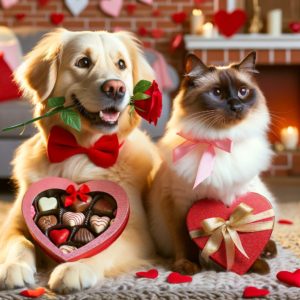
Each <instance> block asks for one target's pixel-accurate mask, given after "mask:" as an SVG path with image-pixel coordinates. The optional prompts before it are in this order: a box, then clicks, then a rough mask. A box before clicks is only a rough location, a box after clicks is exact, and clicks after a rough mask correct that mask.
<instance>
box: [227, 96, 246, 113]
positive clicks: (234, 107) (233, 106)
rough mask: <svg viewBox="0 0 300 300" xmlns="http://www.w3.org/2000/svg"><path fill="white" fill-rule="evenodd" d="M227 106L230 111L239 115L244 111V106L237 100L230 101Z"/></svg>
mask: <svg viewBox="0 0 300 300" xmlns="http://www.w3.org/2000/svg"><path fill="white" fill-rule="evenodd" d="M228 105H229V108H230V110H231V111H233V112H236V113H240V112H242V111H243V110H244V104H243V103H242V102H241V101H240V100H238V99H230V100H229V101H228Z"/></svg>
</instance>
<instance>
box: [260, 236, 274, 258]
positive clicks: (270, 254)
mask: <svg viewBox="0 0 300 300" xmlns="http://www.w3.org/2000/svg"><path fill="white" fill-rule="evenodd" d="M275 256H277V247H276V243H275V242H274V241H272V240H269V241H268V243H267V245H266V247H265V249H264V251H263V252H262V254H261V257H263V258H274V257H275Z"/></svg>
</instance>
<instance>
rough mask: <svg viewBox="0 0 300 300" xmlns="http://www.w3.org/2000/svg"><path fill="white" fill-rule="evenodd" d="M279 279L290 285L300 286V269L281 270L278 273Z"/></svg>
mask: <svg viewBox="0 0 300 300" xmlns="http://www.w3.org/2000/svg"><path fill="white" fill-rule="evenodd" d="M277 279H278V280H279V281H281V282H283V283H286V284H288V285H290V286H296V287H300V269H298V270H296V271H295V272H289V271H280V272H278V273H277Z"/></svg>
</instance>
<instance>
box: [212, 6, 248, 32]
mask: <svg viewBox="0 0 300 300" xmlns="http://www.w3.org/2000/svg"><path fill="white" fill-rule="evenodd" d="M246 20H247V15H246V13H245V12H244V11H243V10H241V9H237V10H235V11H233V12H231V13H229V12H227V11H225V10H219V11H218V12H217V13H215V15H214V21H215V24H216V25H217V27H218V29H219V31H220V32H221V33H222V34H223V35H225V36H226V37H231V36H232V35H234V34H235V33H236V32H237V31H238V30H239V29H240V28H241V27H242V26H243V25H244V24H245V23H246Z"/></svg>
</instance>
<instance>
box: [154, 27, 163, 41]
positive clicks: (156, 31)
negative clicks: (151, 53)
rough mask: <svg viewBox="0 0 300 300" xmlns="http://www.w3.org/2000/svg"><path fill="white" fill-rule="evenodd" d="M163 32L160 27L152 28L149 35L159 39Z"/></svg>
mask: <svg viewBox="0 0 300 300" xmlns="http://www.w3.org/2000/svg"><path fill="white" fill-rule="evenodd" d="M164 34H165V32H164V31H163V30H162V29H153V30H152V31H151V35H152V37H153V38H154V39H159V38H161V37H163V35H164Z"/></svg>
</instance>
